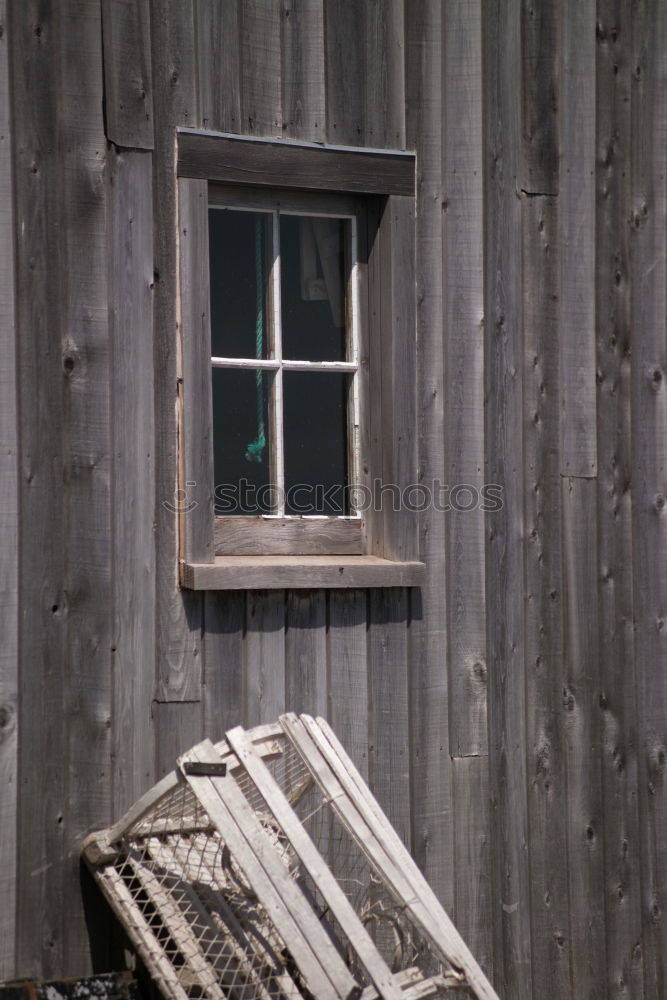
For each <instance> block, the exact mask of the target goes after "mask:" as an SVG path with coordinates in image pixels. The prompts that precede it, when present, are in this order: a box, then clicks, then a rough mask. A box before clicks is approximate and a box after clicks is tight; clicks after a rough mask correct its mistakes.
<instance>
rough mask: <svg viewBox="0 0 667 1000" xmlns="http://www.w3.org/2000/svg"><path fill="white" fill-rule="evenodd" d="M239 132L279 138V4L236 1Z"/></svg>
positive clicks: (265, 0) (259, 0)
mask: <svg viewBox="0 0 667 1000" xmlns="http://www.w3.org/2000/svg"><path fill="white" fill-rule="evenodd" d="M240 4H241V6H240V11H241V118H242V127H241V132H243V133H244V135H266V136H271V135H273V136H278V137H280V136H282V134H283V110H282V100H281V93H282V75H281V65H280V53H281V38H280V35H281V31H280V9H281V0H240Z"/></svg>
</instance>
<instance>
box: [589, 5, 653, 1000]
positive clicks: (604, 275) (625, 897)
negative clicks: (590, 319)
mask: <svg viewBox="0 0 667 1000" xmlns="http://www.w3.org/2000/svg"><path fill="white" fill-rule="evenodd" d="M597 18H598V26H597V67H596V69H597V122H596V128H597V137H596V138H597V183H596V187H597V193H596V211H597V219H596V226H597V228H596V254H597V260H596V276H595V280H596V327H597V371H598V393H597V410H598V422H597V423H598V442H597V449H598V497H597V510H598V529H597V530H598V545H599V548H598V595H599V596H598V608H599V615H600V619H599V626H600V690H601V694H600V705H601V708H602V744H601V753H602V757H601V766H602V782H603V786H602V787H603V808H604V813H603V826H604V838H605V844H604V867H605V873H604V881H605V917H606V940H607V989H608V992H609V995H610V996H613V997H619V998H626V997H627V998H630V997H635V996H636V997H643V996H644V983H643V971H644V969H643V956H642V949H641V947H640V946H639V942H640V941H641V936H642V926H641V924H642V919H641V907H642V894H641V863H640V859H641V838H640V830H639V815H638V801H637V787H638V782H639V775H638V756H637V689H636V685H637V674H636V665H635V656H634V629H633V582H632V568H633V561H634V553H633V544H632V499H631V497H632V494H631V488H630V483H631V481H632V454H631V446H632V437H631V373H630V368H631V362H630V346H631V294H630V227H629V226H628V210H629V206H630V204H631V192H632V186H631V174H630V172H631V127H632V126H631V104H630V98H631V70H632V68H631V62H630V60H631V56H632V12H631V9H630V8H629V7H628V5H627V4H624V3H622V2H619V0H605V2H600V3H598V10H597Z"/></svg>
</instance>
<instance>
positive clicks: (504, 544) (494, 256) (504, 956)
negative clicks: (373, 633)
mask: <svg viewBox="0 0 667 1000" xmlns="http://www.w3.org/2000/svg"><path fill="white" fill-rule="evenodd" d="M482 26H483V44H484V48H483V60H484V65H485V67H488V72H487V73H486V75H485V79H484V126H485V135H484V148H485V158H486V162H485V164H484V170H485V192H486V220H485V221H486V225H485V248H484V260H485V277H484V306H485V308H484V314H485V351H486V364H485V391H486V399H487V407H486V418H485V419H486V422H485V447H486V467H485V478H486V482H489V483H497V484H499V485H500V486H502V491H503V492H502V501H503V506H502V509H501V510H500V511H494V512H490V513H488V514H487V521H486V524H487V547H486V593H487V655H488V676H489V690H488V715H489V767H490V781H489V789H490V795H491V804H492V808H491V830H492V841H491V858H492V873H493V882H492V884H493V895H492V899H493V908H492V913H493V928H494V943H493V971H494V983H495V985H496V988H497V989H498V990H499V991H500V992H501V993H502V994H503V995H504V996H507V997H513V998H516V1000H521V998H526V1000H527V998H528V997H530V994H531V992H532V989H531V983H530V975H531V934H530V902H529V900H530V888H529V872H528V866H527V864H526V845H527V843H528V803H527V774H526V713H525V640H524V629H525V618H524V602H523V591H524V578H523V572H524V570H523V537H524V520H523V517H524V514H523V484H522V475H521V473H522V468H523V466H522V451H523V385H522V370H523V308H522V307H523V301H522V282H521V261H522V246H521V203H520V201H519V199H518V198H517V196H516V193H517V182H518V176H519V170H520V153H521V122H520V114H519V110H520V106H519V103H518V102H517V99H516V91H517V79H518V78H517V70H518V68H519V67H520V65H521V62H520V60H521V33H520V3H519V2H518V0H498V2H496V3H493V4H492V5H490V6H489V7H485V16H484V18H483V25H482ZM498 38H502V39H503V44H502V45H501V46H499V45H498V44H497V39H498Z"/></svg>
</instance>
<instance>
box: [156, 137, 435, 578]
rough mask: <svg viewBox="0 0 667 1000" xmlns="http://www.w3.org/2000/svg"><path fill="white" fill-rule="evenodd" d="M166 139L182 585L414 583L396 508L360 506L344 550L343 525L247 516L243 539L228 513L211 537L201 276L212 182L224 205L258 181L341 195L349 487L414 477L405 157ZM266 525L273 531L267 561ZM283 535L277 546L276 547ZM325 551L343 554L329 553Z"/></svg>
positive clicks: (410, 160)
mask: <svg viewBox="0 0 667 1000" xmlns="http://www.w3.org/2000/svg"><path fill="white" fill-rule="evenodd" d="M176 138H177V150H178V156H177V164H178V199H177V212H178V225H177V230H178V257H179V276H178V277H179V282H178V300H179V301H178V309H177V315H178V317H179V320H178V323H179V335H178V338H177V343H178V371H179V377H178V385H177V413H178V426H179V483H178V487H179V491H180V492H179V494H178V495H179V496H180V497H181V503H180V504H179V538H180V571H181V572H180V576H181V584H182V585H183V586H185V587H190V588H193V589H240V588H246V587H256V586H263V587H273V586H278V587H287V586H289V587H311V586H325V587H326V586H337V587H341V586H412V585H418V584H419V582H420V581H421V579H422V575H423V570H424V566H423V564H422V563H420V562H419V559H418V548H419V544H418V525H417V518H416V516H415V513H414V511H411V510H406V509H404V508H403V507H401V505H399V509H394V505H393V504H392V507H391V509H388V508H387V507H386V506H385V505H382V506H381V509H377V510H376V509H373V508H374V507H375V506H376V505H375V504H371V509H369V510H367V511H365V513H364V516H363V518H360V519H359V522H360V523H359V528H360V534H359V539H358V541H355V542H353V544H352V551H350V546H349V543H346V542H344V541H343V540H342V535H343V534H345V532H342V533H341V532H339V535H340V536H341V537H335V538H333V539H332V538H331V537H329V538H327V537H326V536H327V532H329V533H330V534H331V532H333V533H334V534H335V533H336V532H337V530H338V528H337V525H336V522H338V526H340V525H343V524H345V521H344V519H343V518H315V517H313V518H309V517H294V518H284V519H283V518H265V517H261V516H260V517H258V518H251V519H250V520H251V521H253V522H255V524H254V525H253V527H254V528H255V531H254V533H253V532H250V533H248V530H247V528H248V526H247V525H245V524H241V523H240V522H241V521H246V520H248V519H246V518H241V519H239V517H238V515H234V516H230V517H227V518H224V519H222V520H224V521H225V522H227V523H229V522H233V521H236V522H237V524H238V528H239V529H240V530H238V531H236V532H234V530H232V526H231V524H230V525H229V529H228V530H229V535H228V538H227V541H226V542H225V544H224V545H222V546H221V544H220V539H219V537H218V541H217V542H216V532H217V533H218V536H219V531H220V529H219V528H217V527H216V519H215V517H214V510H213V451H212V406H211V375H210V372H211V367H210V358H211V346H210V343H211V341H210V320H209V271H208V207H209V197H210V192H214V198H215V197H217V195H216V194H215V192H216V191H217V190H219V189H218V188H217V187H216V186H215V185H217V184H219V183H221V184H223V185H224V198H225V204H230V207H232V204H231V202H233V201H234V200H236V201H237V202H238V204H239V205H242V204H245V205H247V199H248V197H249V196H251V192H252V196H251V197H255V195H256V193H257V191H262V190H264V191H266V190H267V189H270V190H271V191H272V192H273V193H272V194H271V195H270V198H273V199H274V200H275V199H278V200H281V201H282V203H283V204H288V203H290V204H294V205H295V204H297V203H305V201H307V200H308V198H309V197H310V196H312V195H313V193H316V197H317V199H318V200H319V203H320V204H321V205H325V204H330V205H332V206H333V205H340V204H342V203H343V202H344V203H346V204H348V205H351V206H354V212H355V215H356V217H357V219H359V218H360V213H362V217H363V218H364V220H365V223H364V225H363V226H359V223H358V224H357V225H358V233H357V238H358V246H359V254H360V261H362V266H360V267H359V270H358V274H357V276H356V282H357V288H358V292H357V294H358V309H359V312H360V316H359V326H360V361H361V364H360V378H359V381H360V383H361V385H360V387H359V393H358V396H359V398H358V401H357V407H358V419H359V427H360V443H359V471H360V475H359V479H358V482H359V485H361V486H362V487H365V489H367V490H369V494H367V495H372V494H373V484H374V481H375V480H377V481H378V482H384V483H390V484H392V489H398V490H400V489H401V487H403V488H405V487H407V486H408V485H409V484H410V483H415V482H416V481H417V480H416V476H417V463H416V441H415V439H414V429H415V426H416V415H417V411H416V379H415V374H416V322H415V289H414V183H415V158H414V155H413V154H411V153H403V152H395V151H389V152H387V151H375V150H368V149H360V150H355V149H351V148H349V147H338V148H336V147H322V146H319V145H316V144H309V143H296V142H291V141H289V140H269V139H267V140H258V139H246V138H242V137H239V136H229V135H224V134H216V133H210V132H201V131H199V130H193V129H180V130H177V136H176ZM248 181H250V182H251V183H250V184H248ZM302 194H303V195H305V196H306V197H305V201H304V199H303V197H302ZM244 199H245V201H244ZM202 261H204V262H205V263H204V266H202ZM399 279H400V280H399ZM355 520H356V519H355ZM317 521H319V522H320V524H319V525H318V524H317ZM325 522H327V523H326V524H325ZM348 523H349V522H348ZM295 526H296V531H297V533H298V534H299V537H298V538H297V539H296V548H297V549H299V548H301V549H305V551H295V538H294V531H295ZM345 527H347V525H345ZM264 532H270V533H271V537H272V549H273V551H272V553H271V554H270V555H267V554H266V550H265V547H264V541H263V538H264V536H263V533H264ZM281 533H282V538H283V541H282V542H281V541H280V540H279V541H278V542H276V539H278V538H279V536H280V535H281ZM318 534H319V541H318ZM233 536H235V540H234V537H233ZM306 536H308V538H307V539H306ZM249 539H250V541H249ZM304 539H306V540H305V541H304ZM346 544H348V548H347V550H346V549H345V545H346ZM216 547H217V548H218V552H217V553H216ZM337 548H341V549H342V551H340V552H339V551H331V550H332V549H337ZM223 550H224V551H223Z"/></svg>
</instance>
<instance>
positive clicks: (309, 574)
mask: <svg viewBox="0 0 667 1000" xmlns="http://www.w3.org/2000/svg"><path fill="white" fill-rule="evenodd" d="M182 571H183V586H184V587H189V588H191V589H192V590H252V589H257V588H260V587H262V588H266V587H270V588H273V589H275V588H283V589H284V588H288V589H295V590H313V589H314V588H318V587H419V586H420V585H421V584H422V582H423V580H424V571H425V566H424V563H421V562H392V560H390V559H381V558H379V557H378V556H216V558H215V562H213V563H185V564H184V566H183V567H182Z"/></svg>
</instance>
